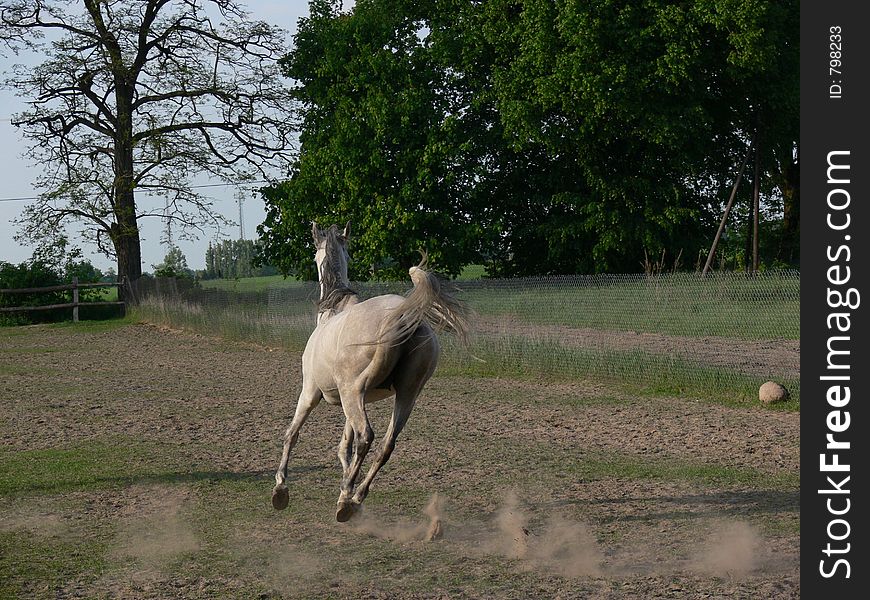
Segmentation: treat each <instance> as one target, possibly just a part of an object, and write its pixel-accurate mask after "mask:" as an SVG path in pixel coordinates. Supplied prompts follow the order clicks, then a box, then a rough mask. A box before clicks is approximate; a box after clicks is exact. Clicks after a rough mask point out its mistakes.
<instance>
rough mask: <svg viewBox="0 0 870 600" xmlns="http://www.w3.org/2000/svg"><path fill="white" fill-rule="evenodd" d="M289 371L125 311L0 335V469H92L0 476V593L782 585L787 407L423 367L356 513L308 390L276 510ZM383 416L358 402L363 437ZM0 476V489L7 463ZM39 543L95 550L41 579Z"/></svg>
mask: <svg viewBox="0 0 870 600" xmlns="http://www.w3.org/2000/svg"><path fill="white" fill-rule="evenodd" d="M299 363H300V355H299V354H297V353H290V352H285V351H283V350H276V349H269V348H263V347H259V346H255V345H251V344H244V343H235V342H228V341H224V340H217V339H212V338H207V337H203V336H199V335H195V334H191V333H186V332H179V331H173V330H168V329H165V328H158V327H155V326H151V325H146V324H136V325H127V326H123V327H119V328H114V329H112V328H109V329H105V330H101V329H98V328H96V329H94V330H88V329H83V330H77V329H75V328H72V327H67V328H57V327H45V326H33V327H25V328H16V329H15V330H14V332H11V333H10V332H9V331H7V332H4V334H3V335H0V374H2V383H0V412H2V415H3V420H2V424H0V449H2V452H3V454H2V455H0V456H2V457H3V458H4V460H5V461H6V465H10V464H13V462H11V461H14V460H16V459H15V457H16V456H19V457H25V458H26V459H27V460H34V461H37V460H39V461H49V460H50V459H51V457H52V456H54V455H53V454H50V452H51V451H54V450H61V451H65V450H70V452H72V451H75V452H80V453H83V455H87V456H90V455H88V454H87V453H88V452H92V453H96V454H95V456H97V458H96V459H94V460H93V461H92V462H93V464H91V463H87V460H89V459H87V456H85V458H80V457H79V454H76V455H75V456H76V457H77V458H76V460H82V461H84V462H86V463H87V465H88V466H87V469H85V475H82V476H81V478H80V479H76V480H71V481H70V482H69V483H68V484H67V483H64V484H63V485H61V484H60V483H56V484H53V483H51V482H50V481H47V479H50V478H51V477H53V476H54V477H57V478H59V480H63V478H64V477H67V475H65V474H64V469H63V468H58V470H52V469H55V466H52V465H53V463H51V465H49V466H46V467H44V469H43V467H40V466H39V465H41V464H42V463H39V465H37V464H34V473H33V474H28V475H27V476H26V478H25V482H24V483H19V484H15V485H12V484H10V486H8V488H4V490H7V492H6V493H4V494H3V495H2V496H0V514H2V515H3V517H2V519H0V534H2V535H5V536H7V538H8V537H9V536H12V538H9V539H13V538H14V539H17V540H24V539H25V538H27V539H29V540H30V541H29V542H28V543H29V544H32V548H31V546H26V547H27V548H30V550H28V552H32V554H33V555H34V556H35V558H34V557H27V558H26V559H25V558H23V554H22V557H21V559H20V560H17V559H16V556H14V555H13V556H11V557H9V556H7V557H6V558H5V559H3V560H7V561H10V560H11V561H12V564H13V565H14V566H16V569H17V570H10V572H16V573H23V574H20V575H18V576H17V579H14V580H11V581H7V582H6V586H7V587H6V588H5V589H6V590H7V591H8V590H9V589H18V592H19V594H20V597H51V598H73V597H88V598H90V597H112V598H115V597H121V598H168V597H173V598H215V597H238V598H250V597H254V598H257V597H259V598H296V597H306V598H307V597H310V598H323V597H327V598H530V597H534V598H798V597H799V596H800V576H799V558H800V557H799V539H800V532H799V494H798V486H799V475H798V472H799V414H798V413H793V412H783V411H774V410H770V409H767V408H765V407H762V406H756V405H747V406H745V407H742V408H734V407H726V406H722V405H718V404H713V403H710V402H707V401H705V400H704V399H702V398H667V397H648V396H644V397H632V396H630V395H627V394H626V393H625V392H621V391H619V390H616V389H613V388H612V387H609V386H605V385H602V384H597V383H592V382H548V381H527V380H523V381H520V380H510V379H479V378H477V379H472V378H467V377H459V376H453V377H447V376H438V375H436V377H435V378H433V379H432V380H431V381H430V382H429V384H428V385H427V387H426V388H425V389H424V392H423V394H422V395H421V397H420V399H419V401H418V406H417V408H416V409H415V411H414V413H413V415H412V416H411V419H410V421H409V424H408V427H407V428H406V430H405V431H404V432H403V434H402V436H401V437H400V439H399V442H398V444H397V448H396V451H395V453H394V454H393V457H392V459H391V461H390V462H389V463H388V464H387V466H386V467H385V468H384V469H383V470H382V471H381V473H380V474H379V475H378V477H377V479H376V480H375V482H374V485H373V487H372V492H371V495H370V496H369V498H368V500H367V501H366V508H365V511H364V513H363V514H362V515H360V516H359V517H358V518H356V519H354V520H352V521H351V522H350V523H349V524H339V523H336V522H335V521H334V517H333V515H334V510H335V498H336V497H337V492H338V483H339V477H340V468H339V466H338V461H337V458H336V455H335V447H336V444H337V442H338V439H339V436H340V434H341V428H342V425H343V418H342V415H341V412H340V410H339V409H337V408H334V407H330V406H327V405H325V404H322V405H321V406H320V407H318V408H317V410H316V411H315V412H314V413H313V414H312V416H311V419H310V420H309V422H308V424H307V425H306V427H305V428H304V429H303V432H302V435H301V437H300V441H299V444H298V446H297V449H296V451H295V452H294V454H293V456H292V458H291V473H290V480H289V481H288V484H289V487H290V492H291V498H290V508H288V510H286V511H283V512H275V511H273V510H272V509H271V507H270V505H269V496H270V491H271V487H272V483H273V480H272V475H273V473H274V469H275V468H276V466H277V462H278V458H279V453H280V444H281V439H282V434H283V430H284V428H285V427H286V425H287V423H288V420H289V417H290V416H291V415H292V411H293V407H294V405H295V396H296V394H297V393H298V390H299V385H300V381H299V378H300V373H299ZM389 411H390V405H389V403H380V404H377V405H373V406H372V407H371V410H370V414H371V419H372V425H373V427H374V428H375V432H376V434H377V435H378V437H380V435H382V434H383V431H384V429H385V423H386V422H387V420H388V418H389ZM93 448H98V449H99V451H94V450H92V449H93ZM376 450H377V448H374V449H373V453H374V452H375V451H376ZM101 453H104V454H101ZM373 453H372V454H373ZM14 464H18V463H14ZM46 464H48V463H46ZM74 466H75V467H76V468H78V466H76V465H71V466H70V469H72V468H73V467H74ZM5 468H6V469H7V471H11V469H12V468H11V467H8V466H7V467H5ZM88 469H90V470H88ZM7 471H4V472H0V480H2V479H3V478H4V477H5V478H6V479H11V478H12V477H13V475H15V474H14V473H11V474H10V472H7ZM40 471H42V472H40ZM76 472H78V471H76ZM52 474H54V475H52ZM435 522H437V525H435ZM435 528H438V529H440V532H439V533H440V535H439V536H438V537H437V539H435V540H431V541H427V540H426V538H427V537H429V535H428V534H431V533H432V532H433V530H434V529H435ZM61 540H63V541H64V543H71V540H78V541H79V542H80V543H81V544H82V546H81V547H82V548H85V547H86V548H92V549H93V550H92V551H93V552H94V553H95V558H92V559H89V560H82V561H80V562H75V563H73V564H72V566H67V567H65V568H63V569H60V570H59V571H58V568H55V567H51V566H50V564H54V563H51V561H52V560H55V558H54V557H53V556H52V552H53V550H51V548H53V547H60V546H62V544H60V541H61ZM43 542H45V543H44V544H43ZM55 542H56V543H55ZM16 543H18V542H16ZM22 543H23V542H22ZM77 543H78V542H77ZM39 544H43V545H39ZM59 545H60V546H59ZM12 547H15V546H14V545H13V546H12ZM39 548H48V550H43V551H42V552H43V554H42V555H40V553H39V551H38V549H39ZM14 552H15V551H13V554H14ZM21 552H22V553H24V552H25V550H21ZM46 553H47V554H48V555H47V556H46V555H45V554H46ZM0 554H2V552H0ZM96 555H98V556H96ZM57 560H61V558H57ZM70 560H71V559H70ZM28 561H30V562H28ZM33 561H35V562H36V563H37V564H36V565H35V566H33V565H31V567H32V569H33V570H32V571H27V570H26V569H24V567H22V565H24V564H25V563H27V564H30V563H32V562H33ZM39 561H46V565H49V566H46V565H40V564H39ZM63 564H66V563H63ZM43 567H44V568H43ZM22 569H24V570H22ZM51 569H54V571H51ZM43 572H52V573H54V574H53V575H52V577H51V578H47V576H46V577H45V578H43V577H41V576H40V573H43ZM58 572H60V574H58ZM27 573H30V575H28V574H27Z"/></svg>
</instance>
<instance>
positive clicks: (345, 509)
mask: <svg viewBox="0 0 870 600" xmlns="http://www.w3.org/2000/svg"><path fill="white" fill-rule="evenodd" d="M359 509H360V505H359V504H356V503H355V502H342V503H341V504H339V505H338V510H337V511H336V513H335V520H336V521H338V522H339V523H344V522H346V521H349V520H350V518H351V517H352V516H354V515H355V514H356V513H357V512H359Z"/></svg>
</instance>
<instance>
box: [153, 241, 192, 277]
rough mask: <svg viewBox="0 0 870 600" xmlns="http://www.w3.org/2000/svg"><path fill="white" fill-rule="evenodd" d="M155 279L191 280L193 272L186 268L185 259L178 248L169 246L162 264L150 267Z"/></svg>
mask: <svg viewBox="0 0 870 600" xmlns="http://www.w3.org/2000/svg"><path fill="white" fill-rule="evenodd" d="M151 267H152V268H153V269H154V276H155V277H176V278H179V279H193V271H192V270H191V269H190V268H189V267H188V266H187V258H186V257H185V256H184V253H183V252H182V251H181V249H180V248H179V247H178V246H171V247H170V248H169V251H168V252H167V253H166V256H165V257H164V258H163V262H162V263H160V264H158V265H151Z"/></svg>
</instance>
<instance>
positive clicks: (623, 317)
mask: <svg viewBox="0 0 870 600" xmlns="http://www.w3.org/2000/svg"><path fill="white" fill-rule="evenodd" d="M601 281H602V283H601V284H600V285H596V284H595V280H592V281H586V282H582V281H581V282H579V283H577V284H574V285H571V284H570V283H569V282H568V281H566V282H565V283H564V284H563V285H561V286H556V285H555V284H553V283H552V282H549V283H546V284H545V285H538V286H536V284H535V282H534V281H531V282H527V283H526V284H525V285H520V286H516V287H514V286H508V287H502V288H486V287H484V288H480V289H479V288H467V291H466V293H465V294H464V295H463V299H464V300H466V301H467V302H468V303H469V304H470V305H471V306H472V307H473V308H474V309H475V310H476V311H477V312H478V313H479V314H481V315H490V316H510V317H511V318H513V319H517V320H519V321H520V322H524V323H532V324H540V325H561V326H567V327H589V328H594V329H611V330H621V331H643V332H655V333H664V334H670V335H689V336H724V337H734V338H745V339H776V338H785V339H800V297H799V296H800V293H799V280H798V279H796V278H795V277H794V276H790V277H782V278H777V277H775V276H771V277H769V278H767V279H746V278H740V277H728V278H725V279H719V280H713V279H711V280H709V281H704V280H700V279H699V278H698V277H697V276H694V275H673V276H668V277H666V278H664V279H651V280H645V279H636V280H628V279H626V280H619V279H615V280H613V281H608V280H606V279H604V280H601ZM484 285H485V284H484Z"/></svg>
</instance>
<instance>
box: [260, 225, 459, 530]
mask: <svg viewBox="0 0 870 600" xmlns="http://www.w3.org/2000/svg"><path fill="white" fill-rule="evenodd" d="M311 235H312V238H313V239H314V246H315V249H316V252H315V255H314V261H315V263H316V265H317V273H318V280H319V283H320V299H319V301H318V302H317V309H318V310H317V325H316V327H315V329H314V331H313V332H312V334H311V336H310V337H309V339H308V342H307V344H306V346H305V351H304V352H303V354H302V391H301V393H300V394H299V399H298V401H297V403H296V411H295V414H294V415H293V419H292V421H291V422H290V426H289V427H288V428H287V430H286V432H285V434H284V448H283V452H282V454H281V462H280V464H279V466H278V471H277V472H276V474H275V488H274V489H273V490H272V506H273V507H274V508H275V509H276V510H282V509H284V508H286V507H287V505H288V504H289V497H290V496H289V490H288V489H287V486H286V484H285V481H286V480H287V462H288V460H289V456H290V452H291V450H292V449H293V447H294V446H295V444H296V441H297V439H298V437H299V430H300V429H301V428H302V425H303V424H304V423H305V421H306V419H307V418H308V416H309V415H310V414H311V411H312V410H314V408H315V407H316V406H317V405H318V404H319V403H320V401H321V400H325V401H326V402H327V403H328V404H330V405H334V406H339V405H340V406H341V407H342V409H343V411H344V415H345V425H344V432H343V433H342V436H341V440H340V441H339V444H338V459H339V462H340V463H341V467H342V478H341V487H340V493H339V496H338V502H337V510H336V515H335V518H336V520H337V521H339V522H344V521H347V520H349V519H350V518H351V517H352V516H353V515H354V514H355V513H356V512H358V511H359V509H360V508H361V506H362V503H363V501H364V500H365V498H366V496H367V495H368V493H369V487H370V486H371V484H372V480H373V479H374V478H375V475H377V473H378V471H379V470H380V469H381V467H383V466H384V464H385V463H386V462H387V460H389V458H390V455H391V454H392V452H393V449H394V448H395V445H396V439H397V438H398V436H399V433H401V431H402V429H403V428H404V426H405V424H406V423H407V421H408V417H410V415H411V411H412V410H413V408H414V405H415V404H416V401H417V397H418V396H419V395H420V392H421V391H422V389H423V386H424V385H425V384H426V382H427V381H428V380H429V378H430V377H432V374H433V373H434V372H435V367H436V366H437V364H438V357H439V354H440V345H439V342H438V337H437V335H436V332H440V331H449V332H453V333H455V334H457V335H458V336H459V338H460V340H461V341H462V342H463V343H465V342H466V341H467V333H468V328H469V327H468V311H467V309H466V307H465V305H464V304H463V303H462V302H460V301H459V300H458V299H456V298H455V297H454V296H453V295H452V294H451V293H450V292H449V291H448V290H447V289H445V286H443V285H442V282H441V280H440V279H439V278H438V277H437V276H436V275H435V274H434V273H431V272H429V271H427V270H426V255H425V253H422V254H423V259H422V261H421V262H420V264H419V265H417V266H416V267H411V268H410V269H409V270H408V273H409V275H410V276H411V281H412V282H413V284H414V287H413V289H412V290H411V291H410V292H409V293H408V294H407V295H406V296H400V295H395V294H386V295H382V296H376V297H374V298H370V299H368V300H363V301H361V300H360V298H359V296H358V295H357V293H356V292H355V291H353V290H352V289H351V288H350V283H349V281H348V278H347V266H348V261H349V259H350V258H349V253H348V241H349V238H350V223H347V225H346V226H345V227H344V229H343V230H342V231H339V229H338V226H337V225H332V226H330V227H329V228H328V229H325V230H323V229H321V228H320V227H318V225H317V223H316V222H313V223H312V228H311ZM390 397H393V398H394V399H393V413H392V417H391V419H390V423H389V425H388V426H387V431H386V433H385V435H384V438H383V441H382V443H381V448H380V453H379V454H378V456H377V458H376V459H375V461H374V462H373V463H372V465H371V466H370V467H369V470H368V472H367V473H366V475H365V478H363V480H362V482H361V483H359V485H357V477H358V475H359V473H360V469H361V467H362V464H363V460H365V457H366V454H367V453H368V451H369V448H370V447H371V444H372V442H373V441H374V437H375V434H374V431H373V429H372V427H371V424H370V423H369V419H368V416H367V415H366V405H367V404H368V403H369V402H375V401H377V400H383V399H386V398H390Z"/></svg>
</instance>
